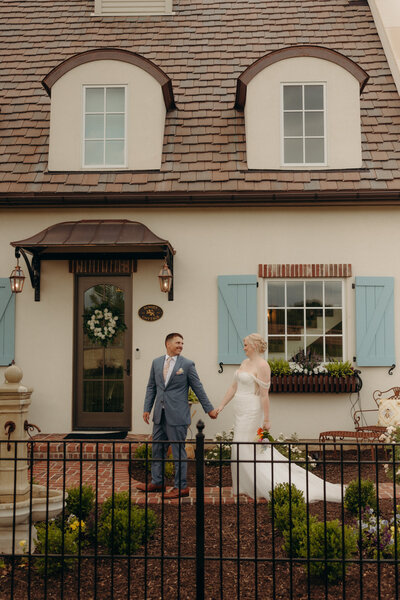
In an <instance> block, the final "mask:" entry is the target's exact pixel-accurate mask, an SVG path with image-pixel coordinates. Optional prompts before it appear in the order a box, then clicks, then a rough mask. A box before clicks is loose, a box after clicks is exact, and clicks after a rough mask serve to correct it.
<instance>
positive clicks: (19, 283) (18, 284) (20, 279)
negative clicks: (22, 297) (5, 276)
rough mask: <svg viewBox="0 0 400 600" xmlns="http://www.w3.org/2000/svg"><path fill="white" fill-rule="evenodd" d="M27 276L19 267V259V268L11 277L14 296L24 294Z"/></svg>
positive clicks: (16, 268) (14, 270) (17, 267)
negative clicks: (23, 289)
mask: <svg viewBox="0 0 400 600" xmlns="http://www.w3.org/2000/svg"><path fill="white" fill-rule="evenodd" d="M24 281H25V275H24V272H23V270H22V269H21V267H20V266H19V259H18V258H17V266H16V267H15V269H13V271H12V272H11V275H10V285H11V291H12V293H13V294H19V293H20V292H22V288H23V287H24Z"/></svg>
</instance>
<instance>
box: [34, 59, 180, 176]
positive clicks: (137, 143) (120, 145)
mask: <svg viewBox="0 0 400 600" xmlns="http://www.w3.org/2000/svg"><path fill="white" fill-rule="evenodd" d="M43 85H44V87H45V89H46V90H47V92H48V94H49V96H51V113H50V140H49V171H82V170H87V171H90V170H92V171H93V170H98V171H100V170H101V171H107V170H114V169H118V170H123V169H126V170H131V171H146V170H158V169H160V167H161V161H162V148H163V140H164V128H165V118H166V113H167V111H169V110H173V109H174V108H175V102H174V96H173V92H172V84H171V80H170V79H169V77H167V75H166V74H165V73H164V72H163V71H162V70H161V69H160V68H159V67H158V66H156V65H155V64H154V63H152V62H151V61H149V60H148V59H146V58H144V57H142V56H139V55H138V54H135V53H134V52H128V51H127V50H119V49H116V48H101V49H99V50H88V51H87V52H82V54H77V55H75V56H71V57H70V58H68V59H67V60H65V61H64V62H63V63H60V64H59V65H57V66H56V67H55V68H54V69H53V70H52V71H50V73H49V74H48V75H47V76H46V77H45V78H44V80H43Z"/></svg>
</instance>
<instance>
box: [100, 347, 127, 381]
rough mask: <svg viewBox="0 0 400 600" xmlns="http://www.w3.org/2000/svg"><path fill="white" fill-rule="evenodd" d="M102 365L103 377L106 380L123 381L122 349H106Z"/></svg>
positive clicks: (123, 354) (123, 355)
mask: <svg viewBox="0 0 400 600" xmlns="http://www.w3.org/2000/svg"><path fill="white" fill-rule="evenodd" d="M104 354H105V363H104V377H105V378H106V379H123V377H124V357H125V353H124V349H123V348H106V350H105V353H104Z"/></svg>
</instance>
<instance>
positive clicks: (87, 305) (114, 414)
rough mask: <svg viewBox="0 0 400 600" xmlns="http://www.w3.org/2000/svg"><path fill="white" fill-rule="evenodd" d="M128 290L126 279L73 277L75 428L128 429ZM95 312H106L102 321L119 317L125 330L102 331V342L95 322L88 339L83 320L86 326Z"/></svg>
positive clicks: (107, 276)
mask: <svg viewBox="0 0 400 600" xmlns="http://www.w3.org/2000/svg"><path fill="white" fill-rule="evenodd" d="M131 288H132V279H131V277H130V276H122V275H118V276H114V275H111V276H109V275H98V276H90V277H87V276H78V277H77V302H76V317H75V322H76V335H75V340H76V352H75V357H76V360H75V408H74V413H75V414H74V428H75V429H101V430H107V429H125V430H129V429H131V404H132V382H131V352H132V319H131V315H132V289H131ZM96 309H98V310H100V309H101V310H102V312H103V311H104V309H106V310H105V311H104V312H105V314H107V319H110V318H111V319H112V318H113V317H115V316H116V315H119V316H118V320H117V322H119V323H125V324H126V329H125V330H123V331H122V330H121V331H116V332H115V333H113V331H114V329H111V330H109V329H107V332H108V335H109V336H110V337H109V339H106V338H107V336H106V337H105V338H104V337H102V336H103V335H104V333H103V329H101V327H100V325H99V323H96V324H94V326H93V328H92V329H91V330H90V332H89V333H90V335H87V332H85V330H84V320H85V323H88V322H89V321H90V315H93V314H94V311H95V310H96ZM98 314H99V313H97V315H96V314H95V316H94V317H93V318H98ZM110 314H111V317H110ZM84 315H86V316H85V317H84ZM87 315H89V317H88V316H87ZM109 322H110V321H106V327H108V323H109ZM114 323H115V321H114ZM111 325H113V322H112V321H111ZM95 326H96V329H95ZM94 336H99V337H95V338H94Z"/></svg>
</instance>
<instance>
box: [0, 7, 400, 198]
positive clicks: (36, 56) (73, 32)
mask: <svg viewBox="0 0 400 600" xmlns="http://www.w3.org/2000/svg"><path fill="white" fill-rule="evenodd" d="M93 7H94V0H68V1H65V0H2V1H1V2H0V56H1V62H0V86H1V87H0V89H1V92H0V110H1V113H0V202H1V203H2V204H3V205H4V204H5V203H8V205H12V204H18V203H20V204H22V203H25V204H26V203H30V202H34V203H40V202H42V203H43V202H49V203H53V204H54V202H60V203H65V202H73V201H74V199H75V200H76V201H77V202H78V201H79V202H80V203H82V202H84V203H87V204H91V203H102V202H106V201H110V200H111V201H117V202H119V203H120V204H123V203H127V204H129V203H134V202H142V203H144V202H159V203H162V202H164V201H165V202H170V201H172V200H173V201H174V202H176V203H178V202H179V201H182V202H183V201H184V202H185V203H189V202H190V201H192V202H194V201H195V199H196V198H203V200H206V199H208V200H207V201H210V202H212V201H214V200H215V199H216V198H218V197H219V198H223V197H224V198H225V199H226V201H227V202H231V201H232V202H233V201H238V202H241V200H242V199H246V202H248V201H249V199H251V198H253V200H254V202H263V201H264V202H265V201H266V199H270V200H271V201H276V200H277V199H279V198H283V197H285V196H286V197H287V198H292V199H293V202H301V201H302V198H303V199H304V198H305V197H306V196H307V197H309V198H326V199H327V198H333V197H335V198H338V197H343V198H347V199H349V198H350V197H351V198H353V199H354V198H356V197H359V194H363V195H364V198H365V197H366V196H369V197H371V199H373V198H378V197H379V199H380V200H382V199H383V198H384V196H386V197H388V196H389V194H390V192H392V193H393V194H394V195H396V197H400V194H399V192H400V98H399V95H398V93H397V91H396V87H395V84H394V81H393V78H392V76H391V73H390V70H389V67H388V64H387V61H386V58H385V54H384V52H383V49H382V44H381V42H380V39H379V36H378V34H377V31H376V28H375V25H374V21H373V18H372V15H371V13H370V10H369V7H368V5H367V4H366V3H362V2H358V3H357V2H350V1H349V0H268V1H265V2H260V0H255V1H246V0H235V1H233V2H232V1H229V2H228V1H225V0H213V1H212V2H211V1H210V0H174V11H175V14H174V15H172V16H157V17H99V16H93V14H92V13H93ZM295 44H315V45H320V46H324V47H327V48H331V49H333V50H337V51H339V52H341V53H343V54H344V55H345V56H347V57H348V58H350V59H352V60H353V61H355V62H356V63H357V64H358V65H359V66H360V67H362V69H364V70H365V71H366V72H367V73H368V74H369V77H370V79H369V81H368V83H367V85H366V87H365V89H364V91H363V93H362V95H361V115H362V150H363V167H362V168H361V169H355V170H354V169H353V170H334V171H332V170H326V171H319V170H318V171H314V172H309V171H290V170H285V171H249V170H248V169H247V164H246V155H245V129H244V116H243V113H242V112H240V111H238V110H236V109H235V108H234V104H235V93H236V84H237V79H238V77H239V75H240V74H241V73H242V72H243V71H244V70H245V69H246V68H247V67H248V66H249V65H251V64H252V63H253V62H254V61H256V60H257V59H259V58H260V57H262V56H264V55H265V54H267V53H269V52H271V51H274V50H277V49H280V48H284V47H287V46H291V45H295ZM110 47H113V48H116V47H117V48H121V49H126V50H130V51H132V52H136V53H138V54H140V55H141V56H143V57H145V58H147V59H149V60H151V61H153V62H154V63H155V64H156V65H158V66H159V67H160V68H161V69H162V70H163V71H164V73H165V74H166V75H167V76H168V77H169V78H170V79H171V80H172V86H173V93H174V97H175V102H176V107H177V108H176V109H175V110H172V111H170V112H168V113H167V117H166V128H165V137H164V146H163V161H162V167H161V171H159V172H140V173H139V172H132V171H129V172H126V171H124V172H82V173H81V172H79V173H75V172H74V173H70V172H62V173H59V172H58V173H49V172H48V171H47V160H48V140H49V114H50V113H49V111H50V98H49V96H48V94H47V93H46V91H45V89H44V88H43V86H42V83H41V82H42V80H43V78H44V77H45V76H46V75H47V74H48V73H49V72H50V70H51V69H53V68H54V67H55V66H57V65H58V64H60V63H61V62H62V61H64V60H66V59H67V58H69V57H71V56H73V55H75V54H77V53H80V52H84V51H85V50H90V49H96V48H110ZM383 192H386V194H383ZM390 195H391V194H390Z"/></svg>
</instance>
